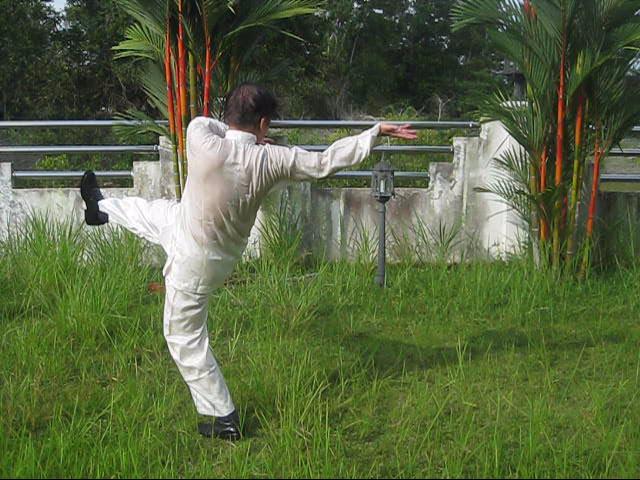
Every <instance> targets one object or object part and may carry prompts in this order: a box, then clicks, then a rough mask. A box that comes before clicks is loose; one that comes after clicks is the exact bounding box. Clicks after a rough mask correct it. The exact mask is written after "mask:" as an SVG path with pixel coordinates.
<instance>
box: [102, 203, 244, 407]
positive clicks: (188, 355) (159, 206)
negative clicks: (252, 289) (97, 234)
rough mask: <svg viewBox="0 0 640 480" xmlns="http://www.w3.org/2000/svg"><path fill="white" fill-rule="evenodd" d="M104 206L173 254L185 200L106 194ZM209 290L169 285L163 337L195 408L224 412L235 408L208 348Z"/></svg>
mask: <svg viewBox="0 0 640 480" xmlns="http://www.w3.org/2000/svg"><path fill="white" fill-rule="evenodd" d="M99 205H100V210H102V211H103V212H105V213H107V214H108V215H109V223H113V224H116V225H120V226H122V227H124V228H126V229H127V230H129V231H131V232H133V233H135V234H136V235H138V236H140V237H142V238H145V239H146V240H148V241H150V242H151V243H155V244H158V245H161V246H162V247H163V248H164V250H165V252H166V253H167V255H168V256H171V254H172V252H170V251H168V250H169V249H170V248H172V247H171V245H172V242H171V237H172V229H173V228H174V227H175V225H176V222H175V219H176V215H177V213H178V211H179V208H180V204H179V203H178V202H175V201H170V200H154V201H148V200H145V199H142V198H137V197H127V198H123V199H117V198H108V199H104V200H101V201H100V203H99ZM208 300H209V295H208V294H198V293H192V292H188V291H184V290H178V289H175V288H173V287H171V286H170V285H166V295H165V303H164V322H163V330H164V337H165V339H166V341H167V345H168V347H169V352H170V353H171V356H172V357H173V360H174V361H175V363H176V365H177V366H178V370H179V371H180V374H181V375H182V378H183V379H184V381H185V382H186V383H187V386H188V387H189V390H190V391H191V396H192V398H193V402H194V404H195V406H196V410H197V411H198V413H199V414H201V415H209V416H215V417H222V416H225V415H229V414H230V413H231V412H233V411H234V410H235V407H234V405H233V401H232V400H231V394H230V393H229V389H228V388H227V385H226V383H225V381H224V377H223V376H222V372H221V371H220V367H219V366H218V363H217V362H216V359H215V358H214V356H213V353H212V352H211V349H210V348H209V332H208V329H207V306H208Z"/></svg>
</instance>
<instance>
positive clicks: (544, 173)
mask: <svg viewBox="0 0 640 480" xmlns="http://www.w3.org/2000/svg"><path fill="white" fill-rule="evenodd" d="M453 17H454V29H456V30H459V29H462V28H465V27H466V26H468V25H482V26H484V27H485V28H486V31H487V35H488V37H489V39H490V41H491V42H492V43H493V45H494V46H495V48H496V49H497V50H498V51H499V52H500V53H502V54H503V55H505V56H506V57H507V58H509V59H510V60H512V61H513V62H514V63H515V64H516V65H517V66H518V68H519V69H520V71H521V72H522V73H523V75H524V77H525V79H526V81H527V89H526V102H522V103H519V104H515V103H513V102H511V101H510V98H509V97H508V96H507V95H506V94H504V93H497V94H495V95H494V96H492V97H491V98H489V99H487V102H486V108H485V114H486V115H487V117H489V118H490V119H495V120H500V121H502V122H503V123H504V125H505V127H506V128H507V130H508V131H509V132H510V133H511V135H512V136H513V137H514V138H515V139H516V140H517V141H518V142H519V143H520V145H521V146H522V148H517V149H513V150H511V151H508V152H506V153H505V154H504V155H503V156H502V157H501V158H499V159H497V160H498V165H499V167H500V168H501V170H502V173H503V174H504V175H505V176H506V177H504V176H503V177H501V178H500V179H499V181H497V182H496V183H495V184H493V185H491V186H489V187H488V188H487V190H489V191H492V192H494V193H496V194H498V195H499V196H501V197H502V198H503V199H504V200H505V201H507V202H508V203H509V204H511V205H512V206H514V207H515V208H516V210H517V211H518V212H519V213H520V215H521V216H522V217H523V219H524V220H525V221H527V222H529V225H530V233H531V239H532V240H534V241H535V243H536V244H537V245H538V247H539V249H540V253H541V258H543V259H544V260H545V262H544V264H546V265H552V266H553V268H554V269H555V270H559V269H560V268H561V266H562V265H565V266H573V265H574V264H575V254H576V247H577V245H578V241H579V238H578V228H577V217H578V207H579V205H580V204H581V200H583V198H582V196H583V191H584V189H583V188H582V187H583V184H584V178H585V176H586V170H587V169H586V165H587V159H590V158H592V157H593V158H594V163H595V165H594V181H595V182H596V183H595V185H596V190H594V191H592V194H591V199H592V200H591V202H592V208H590V218H591V219H592V220H591V222H590V226H589V225H588V226H587V229H586V231H585V235H584V239H583V241H582V246H583V248H584V249H585V257H584V258H588V252H589V250H590V248H591V237H592V234H593V214H594V213H595V202H596V199H597V198H596V197H597V196H596V192H597V181H598V179H599V170H598V168H599V162H600V160H601V159H602V158H603V157H605V156H606V155H607V153H608V152H609V151H610V149H611V148H612V146H614V145H615V143H616V142H618V141H619V140H620V139H621V138H622V136H624V135H625V134H626V133H628V132H629V129H630V126H631V125H632V124H633V123H634V122H635V121H638V120H639V119H640V107H638V105H639V104H638V102H637V98H638V97H637V95H638V91H637V86H636V85H637V81H636V80H637V78H638V72H637V69H635V66H636V65H637V61H638V58H639V57H638V48H640V12H639V11H638V4H637V0H526V1H525V2H524V4H523V3H521V2H520V1H519V0H458V1H457V2H456V4H455V6H454V8H453ZM605 132H606V133H605ZM532 219H535V221H532ZM584 263H585V260H583V265H584ZM583 270H584V267H583Z"/></svg>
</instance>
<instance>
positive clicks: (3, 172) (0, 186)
mask: <svg viewBox="0 0 640 480" xmlns="http://www.w3.org/2000/svg"><path fill="white" fill-rule="evenodd" d="M11 172H12V168H11V163H9V162H0V239H1V238H5V237H6V236H7V228H8V226H9V220H10V218H9V215H10V212H11V204H12V203H13V189H12V185H11Z"/></svg>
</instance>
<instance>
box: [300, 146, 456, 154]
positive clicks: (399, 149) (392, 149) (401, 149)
mask: <svg viewBox="0 0 640 480" xmlns="http://www.w3.org/2000/svg"><path fill="white" fill-rule="evenodd" d="M292 146H295V145H292ZM299 147H300V148H303V149H304V150H307V151H309V152H324V151H325V150H326V149H327V148H329V145H299ZM373 151H374V152H380V153H453V146H450V145H379V146H377V147H374V148H373Z"/></svg>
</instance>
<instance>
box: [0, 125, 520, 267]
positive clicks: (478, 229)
mask: <svg viewBox="0 0 640 480" xmlns="http://www.w3.org/2000/svg"><path fill="white" fill-rule="evenodd" d="M510 142H512V140H511V139H510V138H509V137H508V135H507V134H506V132H505V131H504V129H503V128H502V127H501V126H500V125H499V124H495V123H494V124H488V125H485V126H484V127H483V128H482V132H481V135H480V137H473V138H455V139H454V142H453V143H454V152H455V153H454V157H453V161H452V162H441V163H432V164H431V165H430V167H429V172H430V175H431V181H430V184H429V187H428V188H424V189H418V188H399V189H397V191H396V197H395V198H394V199H392V200H391V201H390V202H389V203H388V204H387V232H388V236H387V251H388V252H389V255H390V257H391V258H392V259H398V258H404V257H407V256H413V257H418V258H420V259H423V260H428V259H432V258H436V257H446V258H448V259H450V260H458V259H460V258H463V257H472V258H473V257H478V256H482V257H486V256H487V255H490V256H502V255H505V254H506V253H509V252H512V251H514V250H516V249H517V247H518V241H519V239H520V238H521V236H522V232H523V231H522V229H521V227H520V226H519V225H518V224H517V222H516V216H515V214H514V213H513V212H511V211H509V210H508V209H507V208H506V207H505V205H504V204H503V203H501V202H500V201H498V200H497V199H496V198H495V197H494V196H493V195H490V194H486V193H479V192H477V191H476V190H475V189H476V188H477V187H480V186H486V185H487V184H488V182H490V181H491V178H492V175H493V169H492V168H491V166H490V163H491V160H492V159H493V158H494V157H496V156H497V155H499V153H500V152H501V151H502V149H504V148H508V147H509V145H510V144H511V143H510ZM173 168H174V166H173V162H172V160H171V146H170V145H169V144H168V143H167V142H166V140H165V139H161V143H160V161H159V162H158V161H144V162H135V163H134V167H133V176H134V186H133V188H122V189H106V190H105V194H106V195H108V196H115V197H123V196H129V195H135V196H140V197H143V198H148V199H155V198H171V199H174V198H175V188H174V183H173V182H174V174H173ZM29 212H35V213H38V214H49V215H50V216H51V217H52V218H64V219H69V218H71V219H73V221H75V222H81V221H82V218H83V203H82V200H81V198H80V194H79V191H78V189H64V188H62V189H14V188H12V184H11V164H9V163H1V164H0V222H2V223H1V225H0V237H3V236H5V235H6V233H7V229H8V228H15V227H16V226H18V225H20V224H21V223H22V222H23V221H24V219H25V218H26V216H27V215H28V213H29ZM378 216H379V215H378V211H377V208H376V202H375V201H374V200H373V199H372V197H371V194H370V191H369V189H367V188H335V189H329V188H319V187H317V186H314V185H311V184H305V183H303V184H289V185H283V186H282V188H280V189H278V190H277V191H275V192H273V193H272V194H271V195H270V196H269V199H268V201H267V202H266V203H265V205H264V207H263V208H262V209H261V211H260V212H259V214H258V219H257V222H256V226H255V227H254V229H253V230H252V233H251V236H250V239H249V245H248V249H247V255H249V256H251V255H258V254H259V252H260V250H261V248H262V246H263V245H262V243H263V235H262V233H261V231H262V230H263V229H264V228H265V225H268V224H269V223H270V222H271V223H272V222H273V221H274V219H275V221H276V223H278V222H280V223H285V224H286V225H288V226H289V228H294V229H297V231H300V233H301V234H302V243H303V246H304V247H305V248H306V249H308V250H311V251H313V252H315V253H318V254H322V255H325V256H326V258H328V259H331V260H336V259H355V258H358V257H359V256H372V255H374V254H375V252H376V248H377V242H378V239H377V232H378V230H377V229H378V221H379V219H378Z"/></svg>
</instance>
